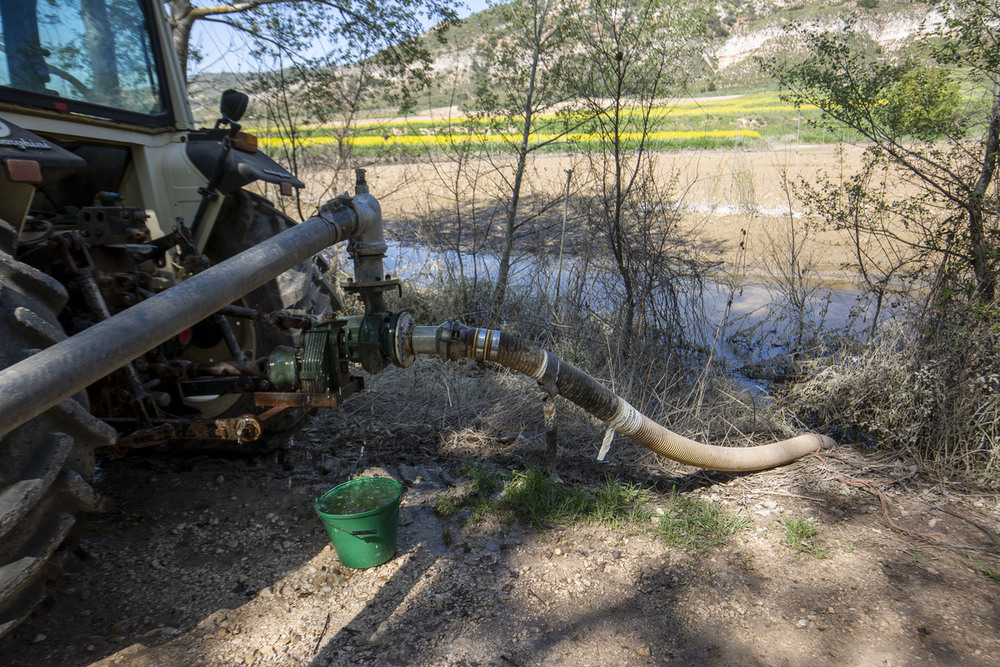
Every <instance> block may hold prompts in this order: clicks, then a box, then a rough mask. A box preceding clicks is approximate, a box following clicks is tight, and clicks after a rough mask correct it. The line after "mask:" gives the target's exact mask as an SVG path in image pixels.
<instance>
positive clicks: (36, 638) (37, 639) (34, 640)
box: [31, 633, 46, 644]
mask: <svg viewBox="0 0 1000 667" xmlns="http://www.w3.org/2000/svg"><path fill="white" fill-rule="evenodd" d="M45 639H46V637H45V635H43V634H42V633H38V634H37V635H35V636H34V637H33V638H32V639H31V643H32V644H41V643H42V642H43V641H45Z"/></svg>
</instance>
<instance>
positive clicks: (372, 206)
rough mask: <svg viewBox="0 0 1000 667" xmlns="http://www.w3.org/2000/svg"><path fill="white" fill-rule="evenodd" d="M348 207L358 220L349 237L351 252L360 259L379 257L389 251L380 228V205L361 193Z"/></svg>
mask: <svg viewBox="0 0 1000 667" xmlns="http://www.w3.org/2000/svg"><path fill="white" fill-rule="evenodd" d="M350 206H351V208H352V209H353V210H354V213H355V215H357V220H358V224H357V227H356V228H355V229H354V233H353V234H352V235H351V240H352V249H353V251H354V252H355V253H356V254H357V255H358V256H361V257H366V256H379V257H381V256H382V255H384V254H385V252H386V250H388V249H389V246H388V245H386V242H385V234H384V230H383V228H382V205H381V204H379V202H378V200H377V199H375V197H373V196H371V195H370V194H368V193H367V192H363V193H359V194H356V195H354V197H352V198H351V200H350Z"/></svg>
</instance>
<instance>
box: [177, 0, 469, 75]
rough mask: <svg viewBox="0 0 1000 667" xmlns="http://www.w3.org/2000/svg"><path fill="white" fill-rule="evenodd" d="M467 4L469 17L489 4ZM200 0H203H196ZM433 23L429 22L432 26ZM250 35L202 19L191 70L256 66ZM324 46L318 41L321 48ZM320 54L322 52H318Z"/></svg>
mask: <svg viewBox="0 0 1000 667" xmlns="http://www.w3.org/2000/svg"><path fill="white" fill-rule="evenodd" d="M461 2H462V3H463V4H464V5H465V6H464V7H459V9H458V15H459V17H460V18H465V17H467V16H470V15H471V14H474V13H476V12H479V11H482V10H483V9H485V8H486V6H487V0H461ZM196 4H200V3H196ZM428 27H429V26H428ZM245 40H246V37H245V36H244V35H242V34H240V33H238V32H236V31H234V30H232V29H231V28H229V27H227V26H225V25H222V24H220V23H211V22H208V21H198V22H197V23H195V26H194V32H193V34H192V36H191V44H192V46H193V47H194V48H196V49H197V50H198V52H199V53H200V54H201V56H202V59H201V62H199V63H193V62H192V63H191V64H190V66H189V67H190V69H191V72H190V74H191V75H192V76H193V75H196V74H202V73H205V72H248V71H253V70H255V69H256V68H255V66H254V65H255V63H253V62H250V61H248V60H247V59H246V58H245V57H244V55H243V54H244V53H245V52H246V46H245V44H246V41H245ZM320 48H321V46H320V45H317V51H318V50H319V49H320ZM317 55H319V54H318V53H317Z"/></svg>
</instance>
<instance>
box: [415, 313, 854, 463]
mask: <svg viewBox="0 0 1000 667" xmlns="http://www.w3.org/2000/svg"><path fill="white" fill-rule="evenodd" d="M405 335H406V337H407V340H406V341H405V342H404V345H405V347H406V349H407V351H408V352H410V353H413V354H437V355H440V356H441V357H442V358H444V359H461V358H468V359H475V360H477V361H493V362H496V363H498V364H500V365H502V366H506V367H507V368H510V369H512V370H515V371H518V372H520V373H524V374H525V375H527V376H529V377H531V378H534V379H535V380H537V381H538V383H539V384H541V385H542V386H543V387H546V388H548V389H549V390H551V391H555V392H556V393H558V394H559V395H560V396H563V397H564V398H566V399H568V400H569V401H572V402H573V403H575V404H576V405H579V406H580V407H581V408H583V409H584V410H586V411H587V412H589V413H590V414H592V415H594V416H595V417H597V418H598V419H600V420H601V421H603V422H604V423H605V424H607V425H608V427H609V428H612V429H614V430H615V431H616V432H618V433H621V434H622V435H626V436H628V437H629V438H631V439H632V440H634V441H635V442H637V443H638V444H640V445H642V446H643V447H645V448H647V449H649V450H651V451H653V452H656V453H657V454H660V455H661V456H666V457H667V458H669V459H673V460H674V461H678V462H680V463H685V464H687V465H692V466H696V467H699V468H706V469H709V470H729V471H751V470H762V469H764V468H773V467H776V466H780V465H785V464H787V463H791V462H792V461H795V460H796V459H799V458H802V457H803V456H806V455H807V454H813V453H815V452H818V451H820V450H821V449H823V448H826V447H833V446H835V445H836V444H837V443H836V442H835V441H834V440H833V439H832V438H829V437H827V436H825V435H817V434H813V433H807V434H804V435H799V436H796V437H794V438H789V439H788V440H781V441H780V442H774V443H771V444H768V445H761V446H756V447H719V446H717V445H706V444H704V443H701V442H696V441H694V440H691V439H690V438H685V437H684V436H682V435H678V434H676V433H674V432H673V431H671V430H669V429H667V428H664V427H663V426H660V425H659V424H657V423H656V422H654V421H653V420H651V419H649V418H648V417H646V416H645V415H643V414H642V413H641V412H639V411H638V410H637V409H636V408H635V407H633V406H632V405H630V404H629V403H628V402H627V401H626V400H624V399H623V398H621V397H620V396H618V395H617V394H615V393H614V392H612V391H611V390H610V389H608V388H606V387H604V386H603V385H601V384H600V383H598V382H597V381H596V380H595V379H594V378H592V377H590V375H588V374H587V373H584V372H583V371H581V370H580V369H579V368H576V367H575V366H573V365H572V364H568V363H566V362H565V361H563V360H562V359H560V358H559V357H557V356H556V355H554V354H552V353H551V352H547V351H545V350H543V349H541V348H538V347H535V346H534V345H531V344H529V343H527V342H525V341H523V340H521V339H519V338H517V337H515V336H511V335H509V334H505V333H502V332H500V331H496V330H492V329H470V328H468V327H465V326H463V325H461V324H458V323H456V322H446V323H444V324H442V325H441V326H440V327H413V328H412V329H410V330H409V331H408V332H406V334H405Z"/></svg>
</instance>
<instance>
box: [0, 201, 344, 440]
mask: <svg viewBox="0 0 1000 667" xmlns="http://www.w3.org/2000/svg"><path fill="white" fill-rule="evenodd" d="M357 228H358V214H357V213H356V212H355V210H354V209H353V208H351V207H350V206H345V207H342V208H338V209H337V210H333V211H325V212H323V213H321V214H320V215H318V216H315V217H312V218H310V219H308V220H306V221H304V222H302V223H299V224H298V225H295V226H294V227H292V228H290V229H287V230H286V231H284V232H282V233H280V234H277V235H275V236H273V237H271V238H270V239H268V240H266V241H264V242H262V243H260V244H258V245H256V246H254V247H252V248H250V249H249V250H246V251H245V252H242V253H240V254H239V255H236V256H234V257H231V258H230V259H227V260H225V261H223V262H220V263H219V264H217V265H216V266H213V267H212V268H210V269H207V270H206V271H203V272H202V273H199V274H198V275H195V276H192V277H191V278H188V279H187V280H185V281H183V282H181V283H179V284H177V285H175V286H173V287H171V288H170V289H168V290H165V291H164V292H161V293H159V294H157V295H156V296H153V297H151V298H149V299H147V300H145V301H143V302H141V303H139V304H136V305H135V306H132V307H131V308H127V309H126V310H123V311H122V312H120V313H118V314H117V315H115V316H113V317H110V318H108V319H106V320H103V321H101V322H98V323H97V324H95V325H93V326H92V327H90V328H88V329H86V330H84V331H82V332H80V333H78V334H76V335H75V336H71V337H70V338H67V339H66V340H64V341H62V342H60V343H57V344H55V345H53V346H52V347H48V348H46V349H44V350H41V351H40V352H38V353H37V354H34V355H32V356H30V357H28V358H27V359H24V360H22V361H20V362H18V363H16V364H14V365H13V366H9V367H8V368H6V369H4V370H3V371H0V435H3V434H4V433H7V432H9V431H12V430H14V429H15V428H17V427H18V426H20V425H21V424H24V423H25V422H27V421H28V420H30V419H32V418H34V417H36V416H37V415H39V414H41V413H42V412H44V411H46V410H48V409H49V408H50V407H52V406H53V405H55V404H57V403H59V402H60V401H62V400H64V399H66V398H68V397H70V396H72V395H73V394H75V393H77V392H78V391H80V390H82V389H84V388H85V387H86V386H87V385H89V384H91V383H92V382H94V381H96V380H98V379H100V378H102V377H104V376H106V375H108V374H110V373H112V372H114V371H115V370H117V369H118V368H121V367H122V366H124V365H125V364H127V363H129V362H131V361H132V360H133V359H136V358H137V357H139V356H140V355H142V354H144V353H146V352H147V351H149V350H151V349H152V348H154V347H156V346H157V345H159V344H160V343H162V342H164V341H166V340H168V339H169V338H171V337H173V336H176V335H177V334H178V333H180V332H181V331H183V330H184V329H187V328H188V327H190V326H193V325H194V324H195V323H197V322H200V321H201V320H203V319H205V318H206V317H208V316H209V315H211V314H212V313H215V312H217V311H218V310H219V309H220V308H222V307H223V306H225V305H227V304H230V303H232V302H233V301H235V300H236V299H238V298H239V297H241V296H243V295H244V294H247V293H248V292H251V291H252V290H254V289H256V288H257V287H259V286H261V285H263V284H264V283H266V282H267V281H269V280H271V279H273V278H274V277H275V276H277V275H279V274H281V273H283V272H284V271H287V270H288V269H290V268H292V267H293V266H295V265H296V264H298V263H300V262H302V261H303V260H306V259H308V258H309V257H312V256H313V255H315V254H316V253H318V252H319V251H320V250H322V249H323V248H326V247H328V246H331V245H333V244H335V243H338V242H340V241H343V240H344V239H347V238H351V237H352V236H353V235H354V233H355V230H356V229H357Z"/></svg>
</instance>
